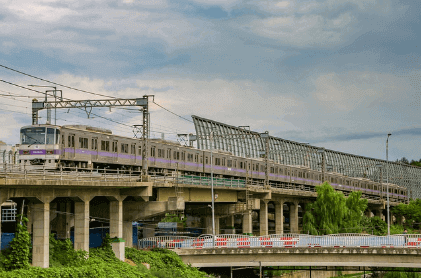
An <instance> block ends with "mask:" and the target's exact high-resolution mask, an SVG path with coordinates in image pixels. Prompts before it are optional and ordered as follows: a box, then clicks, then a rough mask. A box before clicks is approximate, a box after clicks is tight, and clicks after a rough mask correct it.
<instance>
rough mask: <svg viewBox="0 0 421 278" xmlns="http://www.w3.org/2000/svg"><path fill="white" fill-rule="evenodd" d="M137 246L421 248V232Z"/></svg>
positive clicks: (184, 240) (162, 240)
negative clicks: (419, 233)
mask: <svg viewBox="0 0 421 278" xmlns="http://www.w3.org/2000/svg"><path fill="white" fill-rule="evenodd" d="M138 247H139V248H142V249H144V248H155V247H159V248H167V249H174V248H183V249H184V248H187V249H202V248H303V247H304V248H320V247H324V248H349V247H359V248H396V247H397V248H421V235H403V234H402V235H391V236H374V235H365V234H335V235H324V236H313V235H302V234H280V235H266V236H248V235H231V234H230V235H216V236H215V238H214V240H213V238H212V235H202V236H199V237H196V238H194V237H187V236H160V237H150V238H145V239H140V240H139V241H138Z"/></svg>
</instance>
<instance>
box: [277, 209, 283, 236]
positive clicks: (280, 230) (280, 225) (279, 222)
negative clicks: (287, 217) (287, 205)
mask: <svg viewBox="0 0 421 278" xmlns="http://www.w3.org/2000/svg"><path fill="white" fill-rule="evenodd" d="M283 233H284V202H283V201H278V202H275V234H277V235H281V234H283Z"/></svg>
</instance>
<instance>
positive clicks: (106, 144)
mask: <svg viewBox="0 0 421 278" xmlns="http://www.w3.org/2000/svg"><path fill="white" fill-rule="evenodd" d="M101 151H106V152H109V151H110V141H102V140H101Z"/></svg>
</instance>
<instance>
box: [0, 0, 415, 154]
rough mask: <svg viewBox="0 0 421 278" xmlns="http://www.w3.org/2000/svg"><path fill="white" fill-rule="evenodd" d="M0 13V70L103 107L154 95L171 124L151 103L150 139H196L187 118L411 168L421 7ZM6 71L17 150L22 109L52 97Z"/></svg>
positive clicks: (270, 4)
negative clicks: (111, 100) (404, 161)
mask: <svg viewBox="0 0 421 278" xmlns="http://www.w3.org/2000/svg"><path fill="white" fill-rule="evenodd" d="M0 3H1V6H2V8H1V9H0V65H2V66H5V67H8V68H10V69H14V70H16V71H19V72H22V73H26V74H28V75H31V76H34V77H38V78H41V79H43V80H47V81H51V82H55V83H58V84H60V85H65V86H67V87H72V88H76V89H79V90H83V91H87V92H92V93H95V94H102V95H105V96H110V97H118V98H138V97H142V96H143V95H154V101H155V102H156V103H157V104H159V105H160V106H162V107H165V108H166V109H167V110H169V111H171V112H172V113H170V112H168V111H167V110H164V109H162V108H161V107H160V106H158V105H155V104H154V103H153V102H151V103H150V111H151V136H152V137H158V138H160V137H161V136H162V133H164V136H165V138H166V139H169V140H176V134H179V133H194V132H195V131H194V125H193V123H191V122H190V121H191V115H197V116H200V117H204V118H209V119H212V120H216V121H219V122H223V123H226V124H229V125H233V126H244V125H248V126H250V128H251V130H254V131H259V132H264V131H269V133H270V135H272V136H276V137H280V138H284V139H288V140H294V141H298V142H303V143H310V144H311V145H314V146H320V147H325V148H328V149H332V150H337V151H342V152H347V153H352V154H357V155H363V156H367V157H373V158H380V159H385V158H386V151H385V150H386V138H387V134H388V133H392V136H391V137H390V140H389V158H390V159H391V160H396V159H400V158H402V157H406V158H408V159H409V160H411V159H414V160H419V159H421V148H420V135H421V119H420V106H421V78H420V77H421V71H420V66H419V60H420V49H421V40H420V38H421V28H420V25H421V22H420V16H419V15H420V14H421V1H417V0H411V1H410V0H317V1H315V0H312V1H299V0H285V1H276V0H273V1H265V0H244V1H243V0H213V1H207V0H178V1H169V0H168V1H166V0H149V1H136V0H131V1H130V0H126V1H111V0H102V1H93V0H92V1H91V0H85V1H76V0H60V1H56V0H31V1H27V0H13V1H11V0H0ZM10 69H6V68H4V67H0V79H1V80H2V82H0V127H1V132H0V140H2V141H4V142H6V143H8V144H16V143H19V129H20V128H21V127H22V126H25V125H30V124H31V101H32V98H34V97H36V98H38V99H39V100H40V99H42V98H43V94H41V93H39V92H44V91H45V90H51V89H52V88H48V87H44V88H42V87H40V88H35V87H28V85H40V86H55V85H54V84H52V83H48V82H46V81H42V80H40V79H35V78H33V77H30V76H28V75H23V74H21V73H18V72H16V71H12V70H10ZM5 81H6V82H9V83H6V82H5ZM10 83H12V84H15V85H19V86H22V87H24V88H22V87H17V86H14V85H12V84H10ZM56 87H57V89H58V90H62V92H63V97H64V98H67V99H104V97H101V96H98V95H94V94H88V93H84V92H81V91H77V90H71V89H69V88H67V87H63V86H56ZM25 88H32V89H34V90H37V91H39V92H34V91H30V90H27V89H25ZM10 95H12V96H10ZM49 100H53V99H52V98H49ZM93 114H95V115H93ZM40 116H41V119H40V123H45V121H46V112H45V111H42V112H40ZM56 117H57V124H58V125H68V124H87V125H91V126H98V127H106V128H109V129H111V130H113V132H114V133H115V134H120V135H124V136H129V137H133V136H134V133H133V128H132V126H133V125H135V124H141V121H142V117H141V113H140V112H139V111H138V110H136V107H128V108H127V109H124V108H112V109H111V110H110V109H108V108H94V109H93V111H92V114H91V115H90V116H89V118H88V117H87V113H86V112H85V111H81V110H77V109H74V110H67V109H58V110H57V116H56ZM101 117H102V118H101ZM53 118H54V116H53ZM104 118H106V119H104ZM183 118H184V119H183ZM107 119H108V120H107Z"/></svg>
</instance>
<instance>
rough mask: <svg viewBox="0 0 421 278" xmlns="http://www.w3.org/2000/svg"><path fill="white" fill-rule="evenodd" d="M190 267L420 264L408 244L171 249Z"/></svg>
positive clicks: (417, 254) (419, 257)
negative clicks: (385, 245)
mask: <svg viewBox="0 0 421 278" xmlns="http://www.w3.org/2000/svg"><path fill="white" fill-rule="evenodd" d="M173 251H174V252H176V253H177V254H178V255H179V256H180V257H181V259H182V260H183V262H184V263H186V264H191V265H192V266H194V267H238V266H259V265H261V266H348V267H349V266H364V267H407V268H420V267H421V249H408V248H361V247H349V248H333V247H331V248H328V247H322V248H304V247H301V248H247V249H246V248H241V249H239V248H226V249H174V250H173Z"/></svg>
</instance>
